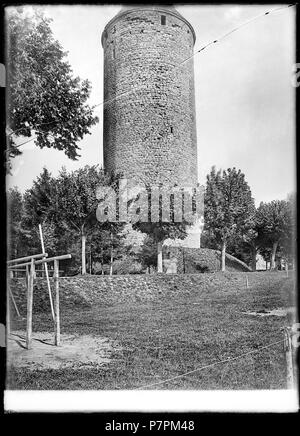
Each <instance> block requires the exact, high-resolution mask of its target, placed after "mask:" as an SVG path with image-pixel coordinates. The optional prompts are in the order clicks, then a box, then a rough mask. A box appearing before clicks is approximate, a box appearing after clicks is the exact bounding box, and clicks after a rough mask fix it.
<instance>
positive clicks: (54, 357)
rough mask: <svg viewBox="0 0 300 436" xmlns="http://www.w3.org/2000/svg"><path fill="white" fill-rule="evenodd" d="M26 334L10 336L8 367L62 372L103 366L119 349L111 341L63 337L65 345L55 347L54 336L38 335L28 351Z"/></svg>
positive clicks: (89, 337)
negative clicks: (62, 370) (70, 369)
mask: <svg viewBox="0 0 300 436" xmlns="http://www.w3.org/2000/svg"><path fill="white" fill-rule="evenodd" d="M25 338H26V333H25V331H15V332H12V333H11V334H10V338H9V340H8V347H7V364H8V366H10V365H13V366H14V367H23V368H27V369H49V368H51V369H61V368H66V367H73V368H79V367H95V366H102V365H103V364H105V363H108V362H109V361H110V360H111V353H112V351H113V349H115V348H116V347H117V344H114V343H113V342H112V341H110V340H109V339H108V338H103V337H95V336H89V335H75V334H73V335H66V334H62V335H61V345H60V346H59V347H57V346H55V345H54V334H53V333H48V332H34V333H33V335H32V348H31V349H30V350H27V349H26V347H25V344H26V342H25Z"/></svg>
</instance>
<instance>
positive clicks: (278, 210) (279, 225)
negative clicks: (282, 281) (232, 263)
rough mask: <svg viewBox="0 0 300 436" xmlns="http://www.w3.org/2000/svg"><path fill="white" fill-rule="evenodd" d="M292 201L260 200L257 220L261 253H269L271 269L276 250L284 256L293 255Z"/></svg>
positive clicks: (273, 266)
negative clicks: (261, 236)
mask: <svg viewBox="0 0 300 436" xmlns="http://www.w3.org/2000/svg"><path fill="white" fill-rule="evenodd" d="M294 207H295V206H294V203H293V199H292V198H291V197H290V199H288V200H273V201H271V202H269V203H264V202H261V203H260V205H259V207H258V210H257V222H258V225H259V226H260V228H261V230H262V234H263V237H264V241H265V244H264V247H263V248H264V250H262V254H263V255H265V258H266V256H268V255H269V254H271V269H274V268H275V258H276V253H277V250H278V249H279V248H280V250H281V253H282V255H283V256H284V257H286V258H291V257H293V254H294V253H293V252H294V241H293V238H294V237H295V217H294Z"/></svg>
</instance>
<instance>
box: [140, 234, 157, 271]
mask: <svg viewBox="0 0 300 436" xmlns="http://www.w3.org/2000/svg"><path fill="white" fill-rule="evenodd" d="M137 259H138V261H140V262H141V264H142V265H143V266H144V267H147V268H148V271H149V270H150V268H151V267H155V268H156V267H157V243H155V241H154V240H153V239H152V238H151V235H148V236H147V237H146V238H145V239H144V242H143V245H142V246H141V249H140V251H139V252H138V253H137Z"/></svg>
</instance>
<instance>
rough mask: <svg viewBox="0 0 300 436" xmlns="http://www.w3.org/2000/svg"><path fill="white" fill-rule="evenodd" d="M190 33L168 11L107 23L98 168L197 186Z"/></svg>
mask: <svg viewBox="0 0 300 436" xmlns="http://www.w3.org/2000/svg"><path fill="white" fill-rule="evenodd" d="M194 43H195V32H194V30H193V28H192V26H191V24H190V23H189V22H188V21H187V20H186V19H185V18H184V17H183V16H181V15H180V14H179V13H178V12H177V11H176V9H175V8H173V7H169V6H166V7H165V6H163V5H153V6H151V5H150V6H149V5H140V6H137V5H135V6H132V7H131V6H127V7H125V8H122V9H121V10H120V12H119V13H118V14H117V15H116V16H115V17H114V18H113V19H112V20H111V21H110V22H109V23H108V24H107V25H106V27H105V29H104V31H103V34H102V46H103V49H104V101H105V103H104V138H103V139H104V143H103V144H104V168H105V169H106V170H107V171H114V172H122V173H123V175H124V176H125V177H126V178H127V179H134V180H136V181H137V182H138V183H146V184H150V185H157V184H159V183H163V184H164V185H174V184H175V183H176V184H177V185H179V186H196V183H197V140H196V114H195V91H194V63H193V58H192V59H190V60H188V61H186V62H184V61H185V60H186V59H187V58H189V57H190V56H191V55H192V53H193V47H194Z"/></svg>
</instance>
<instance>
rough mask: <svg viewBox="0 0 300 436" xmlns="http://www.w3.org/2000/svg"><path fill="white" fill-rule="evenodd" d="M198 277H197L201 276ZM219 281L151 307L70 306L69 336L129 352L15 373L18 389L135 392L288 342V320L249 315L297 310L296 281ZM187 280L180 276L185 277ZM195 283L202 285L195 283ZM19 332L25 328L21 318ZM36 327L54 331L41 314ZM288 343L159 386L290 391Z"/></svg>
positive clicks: (11, 383)
mask: <svg viewBox="0 0 300 436" xmlns="http://www.w3.org/2000/svg"><path fill="white" fill-rule="evenodd" d="M194 277H195V276H194ZM248 278H249V286H250V289H248V290H246V289H245V285H243V284H244V283H245V274H243V273H232V274H231V273H227V274H224V275H222V274H221V273H220V274H215V275H213V276H212V279H211V282H210V285H209V286H205V287H204V288H203V289H202V290H201V292H199V289H198V287H197V286H196V285H195V283H196V281H195V280H197V279H193V280H191V288H190V294H189V295H184V296H180V295H177V296H176V297H173V299H172V300H171V299H170V298H164V296H162V297H161V298H160V299H156V300H155V301H152V302H146V303H141V302H140V303H138V302H137V303H130V304H127V305H126V304H124V303H122V304H114V305H112V306H110V307H102V306H101V302H99V303H98V304H95V305H94V306H93V307H92V308H89V309H81V308H77V309H76V310H71V309H67V310H64V308H62V332H64V333H78V334H91V335H100V336H105V337H109V338H111V339H114V340H117V341H118V342H119V344H120V345H121V347H122V349H119V350H115V352H114V359H113V360H112V361H111V363H110V364H108V365H107V366H104V367H102V368H96V367H95V368H94V369H81V370H73V369H71V368H70V369H65V370H59V371H57V370H46V371H37V370H35V371H28V370H23V369H22V370H21V369H14V370H12V371H11V372H10V374H9V378H8V388H10V389H135V388H138V387H141V386H144V385H148V384H151V383H155V382H158V381H161V380H165V379H168V378H171V377H174V376H176V375H179V374H182V373H185V372H187V371H190V370H193V369H194V368H199V367H202V366H205V365H207V364H209V363H212V362H218V361H220V360H224V359H226V358H232V357H235V356H238V355H240V354H242V353H246V352H248V351H251V350H255V349H256V348H257V347H260V346H264V345H266V344H269V343H273V342H276V341H279V340H281V339H282V337H283V336H282V332H281V331H280V329H281V327H282V326H283V325H284V324H288V322H289V321H288V319H287V318H279V317H275V316H271V317H253V316H249V315H245V314H243V313H242V312H243V311H247V310H260V309H273V308H277V307H287V306H290V305H292V302H291V297H290V295H291V291H292V290H293V288H294V281H293V278H291V277H289V278H286V277H285V274H284V273H283V272H281V273H280V272H278V273H256V274H254V273H253V274H248ZM178 280H180V276H179V278H178ZM193 282H194V285H193ZM15 328H16V329H21V328H25V325H24V321H16V322H15ZM33 328H34V330H36V331H45V330H49V331H51V330H52V323H51V319H50V317H49V316H48V315H46V314H38V315H35V317H34V326H33ZM282 349H283V348H282V344H281V343H280V344H278V345H274V346H272V347H271V348H268V349H265V350H262V351H259V352H257V353H254V354H250V355H247V356H245V357H243V358H241V359H238V360H234V361H232V362H228V363H225V364H224V363H220V364H217V365H215V366H213V367H211V368H207V369H204V370H202V371H200V372H195V373H193V374H190V375H188V376H185V377H182V378H178V379H176V380H173V381H172V382H168V383H165V384H163V385H157V386H153V387H152V389H193V390H195V389H272V388H275V389H278V388H285V387H286V372H285V358H284V354H283V351H282Z"/></svg>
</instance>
